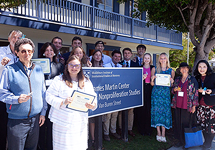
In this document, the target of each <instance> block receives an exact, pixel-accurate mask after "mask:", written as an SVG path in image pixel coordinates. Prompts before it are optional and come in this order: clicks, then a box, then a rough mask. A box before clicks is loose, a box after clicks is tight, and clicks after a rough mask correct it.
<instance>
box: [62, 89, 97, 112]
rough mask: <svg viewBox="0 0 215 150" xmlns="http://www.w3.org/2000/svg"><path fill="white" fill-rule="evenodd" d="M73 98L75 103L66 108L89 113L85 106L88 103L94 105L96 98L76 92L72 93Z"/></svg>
mask: <svg viewBox="0 0 215 150" xmlns="http://www.w3.org/2000/svg"><path fill="white" fill-rule="evenodd" d="M72 98H73V101H72V103H70V104H68V105H67V106H66V107H67V108H70V109H74V110H78V111H82V112H87V111H88V108H87V107H86V106H85V104H86V102H88V103H91V104H92V103H93V101H94V99H95V96H94V95H90V94H87V93H83V92H80V91H76V90H74V92H73V93H72Z"/></svg>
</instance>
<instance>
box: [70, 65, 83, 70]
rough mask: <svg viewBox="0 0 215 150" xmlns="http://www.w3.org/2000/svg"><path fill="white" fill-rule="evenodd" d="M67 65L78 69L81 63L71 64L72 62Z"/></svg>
mask: <svg viewBox="0 0 215 150" xmlns="http://www.w3.org/2000/svg"><path fill="white" fill-rule="evenodd" d="M68 66H69V67H70V68H76V69H79V68H80V66H81V64H75V65H73V64H68Z"/></svg>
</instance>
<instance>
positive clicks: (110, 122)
mask: <svg viewBox="0 0 215 150" xmlns="http://www.w3.org/2000/svg"><path fill="white" fill-rule="evenodd" d="M117 116H118V112H113V113H109V114H105V115H103V116H102V119H103V122H104V123H103V129H104V135H109V128H110V131H111V133H116V121H117Z"/></svg>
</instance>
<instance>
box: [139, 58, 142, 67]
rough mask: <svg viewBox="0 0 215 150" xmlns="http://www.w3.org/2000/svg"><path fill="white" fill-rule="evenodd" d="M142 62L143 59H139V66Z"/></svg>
mask: <svg viewBox="0 0 215 150" xmlns="http://www.w3.org/2000/svg"><path fill="white" fill-rule="evenodd" d="M142 61H143V58H140V62H139V65H140V66H141V64H142Z"/></svg>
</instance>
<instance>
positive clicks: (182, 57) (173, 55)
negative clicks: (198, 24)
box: [169, 33, 215, 68]
mask: <svg viewBox="0 0 215 150" xmlns="http://www.w3.org/2000/svg"><path fill="white" fill-rule="evenodd" d="M182 46H183V47H184V49H183V50H170V51H169V60H170V65H171V67H173V68H178V67H179V65H180V63H182V62H187V33H184V34H183V35H182ZM193 47H194V45H193V44H192V42H191V41H190V40H189V66H190V67H191V68H193V65H194V60H195V55H196V52H195V51H194V50H193ZM214 51H215V50H214ZM214 51H210V53H209V60H210V59H211V58H212V57H213V56H214Z"/></svg>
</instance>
